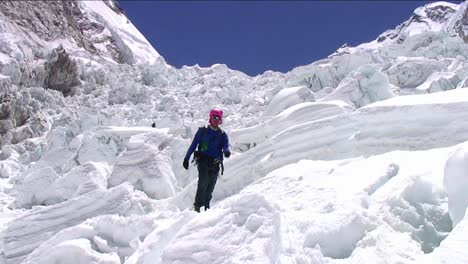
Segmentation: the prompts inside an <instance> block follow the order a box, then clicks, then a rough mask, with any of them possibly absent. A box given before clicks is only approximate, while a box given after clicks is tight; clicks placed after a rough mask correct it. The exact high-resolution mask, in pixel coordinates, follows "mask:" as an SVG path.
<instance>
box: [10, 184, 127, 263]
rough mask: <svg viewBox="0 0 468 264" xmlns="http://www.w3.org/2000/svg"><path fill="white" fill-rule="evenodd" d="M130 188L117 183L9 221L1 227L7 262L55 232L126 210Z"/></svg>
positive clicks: (21, 257)
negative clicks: (2, 228) (5, 225)
mask: <svg viewBox="0 0 468 264" xmlns="http://www.w3.org/2000/svg"><path fill="white" fill-rule="evenodd" d="M130 192H131V188H130V187H129V186H126V185H120V186H117V187H115V188H112V189H109V190H101V189H97V190H94V191H91V192H88V193H86V194H84V195H82V196H78V197H76V198H74V199H71V200H68V201H65V202H62V203H59V204H55V205H51V206H48V207H45V208H41V209H38V210H33V211H31V212H29V213H27V214H25V215H23V216H20V217H19V218H17V219H15V220H13V221H11V222H9V224H8V227H7V228H6V229H5V231H3V234H2V236H1V237H3V243H4V249H3V252H4V256H5V259H6V261H7V263H20V262H21V261H22V260H23V259H24V258H25V257H26V256H27V255H28V254H29V253H31V252H32V251H33V250H34V249H35V248H37V247H38V246H39V245H41V244H42V243H43V242H45V241H46V240H47V239H49V238H51V237H52V236H53V235H55V234H56V233H57V232H59V231H61V230H62V229H64V228H66V227H70V226H73V225H76V224H79V223H81V222H83V221H84V220H86V219H88V218H91V217H93V216H98V215H102V214H118V213H122V214H123V213H125V212H126V211H127V210H129V209H130V207H131V201H130Z"/></svg>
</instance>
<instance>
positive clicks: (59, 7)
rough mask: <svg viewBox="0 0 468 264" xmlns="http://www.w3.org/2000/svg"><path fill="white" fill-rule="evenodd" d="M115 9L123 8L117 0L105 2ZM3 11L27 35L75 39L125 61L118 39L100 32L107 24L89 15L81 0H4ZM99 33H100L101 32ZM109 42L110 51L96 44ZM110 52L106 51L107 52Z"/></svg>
mask: <svg viewBox="0 0 468 264" xmlns="http://www.w3.org/2000/svg"><path fill="white" fill-rule="evenodd" d="M105 3H106V4H107V5H108V6H110V7H111V8H112V9H113V10H118V12H119V13H122V12H121V11H120V6H119V5H118V3H117V2H115V1H114V2H112V4H111V3H110V2H105ZM0 13H2V14H3V15H4V16H6V18H8V20H9V21H10V22H11V23H13V24H15V25H16V26H18V27H20V28H21V29H22V30H23V31H24V33H25V34H26V35H27V34H28V32H32V33H34V34H36V35H37V36H38V37H39V38H41V39H43V40H45V41H52V40H57V39H73V40H74V41H75V42H76V43H77V45H78V46H79V47H82V48H84V49H85V50H86V51H88V52H90V53H91V54H94V55H107V56H109V57H111V58H112V59H114V60H115V61H117V62H121V54H120V51H119V49H118V48H117V46H116V45H115V41H114V40H113V39H112V38H111V37H110V36H108V35H105V34H100V33H102V32H103V31H104V29H105V27H104V26H103V25H101V24H99V23H98V22H95V21H93V20H92V19H88V17H87V15H86V14H84V13H83V12H82V11H81V10H80V7H79V1H78V0H67V1H45V0H44V1H41V0H38V1H16V0H2V1H1V2H0ZM98 34H99V35H98ZM106 42H109V44H107V45H106V49H107V50H106V51H104V52H103V51H102V50H98V49H97V48H96V46H95V44H102V43H106ZM103 53H106V54H103Z"/></svg>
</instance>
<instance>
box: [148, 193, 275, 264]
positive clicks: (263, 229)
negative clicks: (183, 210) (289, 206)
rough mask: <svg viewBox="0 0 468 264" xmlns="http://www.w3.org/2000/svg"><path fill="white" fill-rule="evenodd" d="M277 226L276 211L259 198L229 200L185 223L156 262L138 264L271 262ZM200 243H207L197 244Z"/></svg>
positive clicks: (247, 196) (263, 199) (250, 196)
mask: <svg viewBox="0 0 468 264" xmlns="http://www.w3.org/2000/svg"><path fill="white" fill-rule="evenodd" d="M253 205H255V206H253ZM280 224H281V220H280V214H279V211H278V209H277V208H276V207H275V206H274V205H273V204H271V203H270V202H268V201H267V200H265V198H264V197H262V196H261V195H258V194H257V195H255V194H251V195H245V196H241V197H232V198H230V199H228V200H226V201H225V202H223V203H222V204H220V205H219V207H218V208H217V209H216V210H212V211H211V212H209V213H207V214H202V215H199V216H197V217H196V218H195V219H193V220H192V221H190V222H188V223H187V224H186V225H185V226H184V227H183V228H182V229H181V230H179V232H177V235H176V236H175V237H174V238H172V239H173V240H174V241H177V242H176V243H171V244H169V245H168V246H167V247H166V248H165V249H164V252H163V253H162V254H161V256H160V259H158V258H156V259H152V260H148V262H141V263H154V262H155V261H156V262H157V261H161V262H163V263H166V262H168V263H178V262H180V263H182V262H184V263H207V262H208V263H215V262H217V263H233V262H235V263H236V262H243V263H245V262H251V263H266V262H270V263H274V262H276V259H277V257H278V254H279V248H278V241H279V239H280V233H279V231H280V230H279V229H280ZM195 231H196V232H195ZM200 240H210V241H211V242H210V243H208V244H200V243H199V241H200ZM145 242H146V241H145ZM181 253H182V254H181Z"/></svg>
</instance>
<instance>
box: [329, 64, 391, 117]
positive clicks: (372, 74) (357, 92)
mask: <svg viewBox="0 0 468 264" xmlns="http://www.w3.org/2000/svg"><path fill="white" fill-rule="evenodd" d="M393 96H394V94H393V92H392V91H391V86H390V83H389V81H388V78H387V76H386V75H385V74H383V73H382V72H381V71H380V69H379V67H377V66H376V65H364V66H362V67H360V68H359V69H357V70H355V71H353V72H351V73H350V74H349V75H348V76H347V77H346V78H345V79H343V80H342V81H341V83H340V84H339V85H338V87H337V88H336V89H335V90H334V91H333V92H332V93H330V94H329V95H327V96H325V97H323V98H321V99H320V101H331V100H342V101H344V102H346V103H349V104H350V105H354V106H355V107H356V108H359V107H362V106H364V105H367V104H370V103H373V102H377V101H381V100H385V99H388V98H391V97H393Z"/></svg>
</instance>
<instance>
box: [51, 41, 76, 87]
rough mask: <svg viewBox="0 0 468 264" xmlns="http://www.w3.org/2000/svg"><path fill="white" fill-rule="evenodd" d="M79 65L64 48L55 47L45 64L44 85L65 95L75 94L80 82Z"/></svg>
mask: <svg viewBox="0 0 468 264" xmlns="http://www.w3.org/2000/svg"><path fill="white" fill-rule="evenodd" d="M78 75H79V74H78V66H77V64H76V62H75V61H74V60H72V59H71V58H70V55H68V53H67V52H66V51H65V50H64V49H63V48H62V47H58V48H57V49H55V50H54V51H53V52H52V54H51V58H50V60H49V61H48V62H47V63H46V64H45V80H44V87H45V88H48V89H53V90H57V91H60V92H62V93H63V95H64V96H68V95H73V94H74V88H75V87H76V86H78V85H79V84H80V80H79V78H78Z"/></svg>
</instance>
